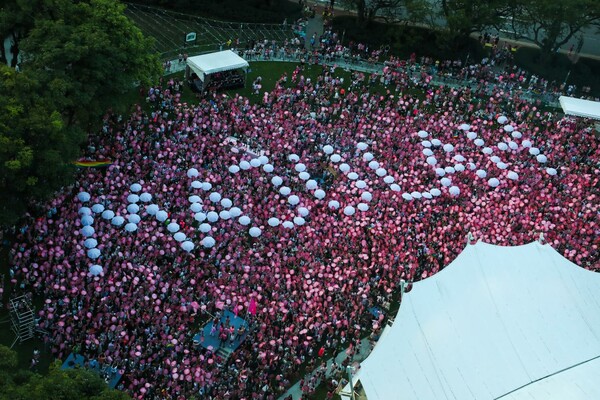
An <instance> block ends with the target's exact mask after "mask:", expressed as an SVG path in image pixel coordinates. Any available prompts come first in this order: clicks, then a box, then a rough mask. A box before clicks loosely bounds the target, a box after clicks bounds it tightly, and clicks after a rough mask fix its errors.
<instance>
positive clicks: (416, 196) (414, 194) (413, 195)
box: [410, 191, 423, 199]
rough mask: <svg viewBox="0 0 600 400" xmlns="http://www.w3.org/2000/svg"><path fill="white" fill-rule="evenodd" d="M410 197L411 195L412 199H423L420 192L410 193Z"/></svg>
mask: <svg viewBox="0 0 600 400" xmlns="http://www.w3.org/2000/svg"><path fill="white" fill-rule="evenodd" d="M410 195H411V197H412V198H413V199H420V198H421V197H423V196H422V195H421V192H416V191H415V192H412V193H411V194H410Z"/></svg>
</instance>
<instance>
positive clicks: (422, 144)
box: [421, 140, 431, 148]
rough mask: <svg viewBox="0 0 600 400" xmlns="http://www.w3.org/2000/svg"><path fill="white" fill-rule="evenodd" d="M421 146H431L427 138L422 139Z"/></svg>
mask: <svg viewBox="0 0 600 400" xmlns="http://www.w3.org/2000/svg"><path fill="white" fill-rule="evenodd" d="M421 146H423V147H427V148H429V147H431V142H430V141H429V140H423V141H422V142H421Z"/></svg>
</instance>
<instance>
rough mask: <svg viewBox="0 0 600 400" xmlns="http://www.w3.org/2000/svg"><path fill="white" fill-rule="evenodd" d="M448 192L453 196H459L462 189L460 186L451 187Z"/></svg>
mask: <svg viewBox="0 0 600 400" xmlns="http://www.w3.org/2000/svg"><path fill="white" fill-rule="evenodd" d="M448 192H450V194H451V195H452V196H458V195H459V194H460V188H459V187H458V186H450V188H449V189H448Z"/></svg>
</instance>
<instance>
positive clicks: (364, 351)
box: [278, 338, 372, 400]
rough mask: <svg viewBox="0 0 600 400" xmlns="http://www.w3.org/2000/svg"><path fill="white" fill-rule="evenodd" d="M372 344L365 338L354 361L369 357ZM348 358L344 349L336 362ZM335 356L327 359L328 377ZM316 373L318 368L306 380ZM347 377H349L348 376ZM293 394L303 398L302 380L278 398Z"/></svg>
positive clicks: (341, 361)
mask: <svg viewBox="0 0 600 400" xmlns="http://www.w3.org/2000/svg"><path fill="white" fill-rule="evenodd" d="M371 350H372V349H371V344H370V343H369V339H368V338H366V339H363V340H361V342H360V352H359V353H358V354H356V355H355V356H354V357H353V358H352V362H353V363H359V362H361V361H363V360H364V359H365V358H367V356H368V355H369V354H370V353H371ZM346 358H348V355H347V354H346V351H342V352H340V353H339V354H338V355H337V356H336V357H335V362H336V364H338V365H341V364H342V363H343V362H344V360H346ZM333 360H334V359H333V357H332V358H330V359H328V360H327V374H326V376H327V377H330V376H331V364H332V363H333ZM314 374H316V370H315V371H313V372H311V373H310V374H307V375H306V377H305V378H306V380H308V379H310V378H311V377H312V376H313V375H314ZM344 376H347V375H346V374H344ZM346 379H347V378H346ZM290 394H291V395H292V398H293V399H294V400H298V399H301V398H302V389H301V388H300V381H298V382H296V384H295V385H294V386H292V387H291V388H289V389H288V390H287V392H285V393H284V394H282V395H281V396H279V399H278V400H283V399H285V398H286V396H289V395H290Z"/></svg>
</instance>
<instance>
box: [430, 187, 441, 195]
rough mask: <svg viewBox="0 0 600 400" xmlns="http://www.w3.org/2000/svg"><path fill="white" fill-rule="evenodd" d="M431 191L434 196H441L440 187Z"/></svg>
mask: <svg viewBox="0 0 600 400" xmlns="http://www.w3.org/2000/svg"><path fill="white" fill-rule="evenodd" d="M429 193H431V195H432V196H440V195H441V194H442V191H441V190H440V189H437V188H433V189H431V190H430V191H429Z"/></svg>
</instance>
